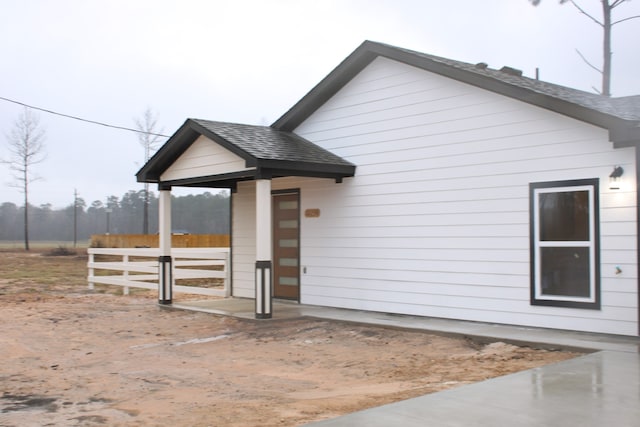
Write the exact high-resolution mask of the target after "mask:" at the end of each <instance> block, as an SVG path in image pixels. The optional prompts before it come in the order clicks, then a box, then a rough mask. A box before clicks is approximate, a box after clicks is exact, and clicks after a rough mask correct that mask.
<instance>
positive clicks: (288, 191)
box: [271, 188, 302, 303]
mask: <svg viewBox="0 0 640 427" xmlns="http://www.w3.org/2000/svg"><path fill="white" fill-rule="evenodd" d="M285 195H295V196H296V199H297V201H298V247H297V251H296V257H297V259H298V265H297V269H298V271H297V278H298V295H297V298H283V297H280V298H281V299H287V300H288V301H296V302H298V303H299V302H300V298H301V294H302V286H301V283H300V278H301V274H300V272H301V268H300V247H301V240H300V237H301V234H302V233H301V229H302V220H301V218H302V207H301V205H300V202H301V197H300V188H288V189H281V190H272V191H271V205H272V210H273V211H275V209H276V203H275V198H276V197H277V196H285ZM275 225H276V216H275V213H274V212H272V219H271V235H272V236H273V239H272V254H273V255H272V258H273V260H272V262H273V287H274V289H273V295H274V298H278V297H276V296H275V281H276V263H277V259H276V238H275Z"/></svg>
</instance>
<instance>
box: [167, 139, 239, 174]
mask: <svg viewBox="0 0 640 427" xmlns="http://www.w3.org/2000/svg"><path fill="white" fill-rule="evenodd" d="M247 169H249V168H247V167H246V166H245V161H244V159H242V158H241V157H239V156H237V155H236V154H234V153H232V152H230V151H228V150H226V149H224V148H222V147H221V146H220V145H218V144H217V143H215V142H213V141H212V140H210V139H209V138H207V137H205V136H202V135H201V136H199V137H198V139H196V140H195V141H194V142H193V144H191V146H190V147H189V148H188V149H187V151H185V152H184V153H183V154H182V155H181V156H180V157H178V159H177V160H176V161H175V162H173V164H172V165H171V166H170V167H169V168H168V169H167V170H166V171H165V172H164V173H163V174H162V176H161V177H160V180H161V181H171V180H174V179H185V178H194V177H201V176H208V175H217V174H224V173H230V172H237V171H243V170H247Z"/></svg>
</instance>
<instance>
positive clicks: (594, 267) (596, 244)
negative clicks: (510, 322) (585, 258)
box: [529, 178, 600, 310]
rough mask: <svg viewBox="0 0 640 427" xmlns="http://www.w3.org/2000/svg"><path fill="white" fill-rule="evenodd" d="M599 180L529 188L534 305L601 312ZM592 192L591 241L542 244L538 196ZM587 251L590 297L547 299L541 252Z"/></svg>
mask: <svg viewBox="0 0 640 427" xmlns="http://www.w3.org/2000/svg"><path fill="white" fill-rule="evenodd" d="M599 184H600V182H599V179H597V178H594V179H579V180H569V181H551V182H537V183H530V184H529V241H530V268H531V274H530V279H531V282H530V286H529V287H530V292H531V296H530V298H531V299H530V302H531V305H541V306H553V307H570V308H583V309H592V310H599V309H600V197H599V194H600V189H599ZM584 190H586V191H588V194H589V240H588V241H578V242H567V241H555V243H549V242H541V241H540V238H539V221H540V215H539V210H538V199H539V198H538V194H541V193H555V192H569V191H584ZM576 246H577V247H587V248H590V249H591V250H590V251H589V254H590V255H589V277H590V297H572V296H560V295H544V294H542V291H541V286H540V276H541V275H540V268H541V266H540V258H541V252H540V249H541V248H543V247H576Z"/></svg>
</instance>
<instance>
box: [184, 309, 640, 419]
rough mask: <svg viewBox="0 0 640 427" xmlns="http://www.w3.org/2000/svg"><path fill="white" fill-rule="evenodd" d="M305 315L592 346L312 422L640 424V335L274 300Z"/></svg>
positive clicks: (250, 315) (290, 314)
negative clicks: (563, 356)
mask: <svg viewBox="0 0 640 427" xmlns="http://www.w3.org/2000/svg"><path fill="white" fill-rule="evenodd" d="M253 304H254V302H253V300H250V299H241V298H229V299H221V300H208V301H200V302H198V301H195V302H185V303H180V304H174V305H173V306H172V307H173V308H182V309H188V310H197V311H203V312H208V313H215V314H222V315H228V316H236V317H241V318H247V319H254V318H255V315H254V306H253ZM302 316H308V317H315V318H321V319H332V320H340V321H346V322H356V323H365V324H373V325H379V326H385V327H396V328H405V329H419V330H425V331H429V332H433V333H438V334H445V335H463V336H467V337H473V338H476V339H486V340H492V341H496V340H500V341H505V342H510V343H515V344H525V345H533V346H536V347H546V348H549V347H552V348H565V349H581V350H586V351H589V352H592V353H590V354H586V355H585V356H582V357H578V358H576V359H572V360H568V361H564V362H560V363H556V364H553V365H547V366H543V367H541V368H536V369H531V370H527V371H523V372H518V373H515V374H511V375H506V376H503V377H499V378H494V379H491V380H487V381H483V382H479V383H475V384H470V385H465V386H461V387H458V388H454V389H450V390H446V391H442V392H438V393H433V394H429V395H425V396H421V397H417V398H414V399H409V400H405V401H402V402H397V403H393V404H390V405H385V406H380V407H377V408H372V409H368V410H365V411H361V412H356V413H353V414H349V415H345V416H342V417H338V418H335V419H331V420H325V421H321V422H317V423H312V424H309V425H310V426H314V427H315V426H317V427H347V426H349V427H352V426H367V427H378V426H380V427H382V426H385V427H388V426H403V427H414V426H415V427H417V426H420V427H422V426H447V427H448V426H452V427H453V426H461V427H462V426H464V427H468V426H491V427H494V426H524V427H528V426H536V427H538V426H563V427H565V426H571V425H580V426H640V339H639V338H638V337H623V336H614V335H603V334H590V333H583V332H574V331H560V330H550V329H538V328H526V327H519V326H509V325H495V324H489V323H479V322H466V321H458V320H448V319H434V318H426V317H418V316H404V315H392V314H386V313H376V312H367V311H358V310H346V309H338V308H329V307H317V306H306V305H301V304H297V303H292V302H285V301H274V305H273V318H274V319H286V318H296V317H302ZM260 321H264V320H260Z"/></svg>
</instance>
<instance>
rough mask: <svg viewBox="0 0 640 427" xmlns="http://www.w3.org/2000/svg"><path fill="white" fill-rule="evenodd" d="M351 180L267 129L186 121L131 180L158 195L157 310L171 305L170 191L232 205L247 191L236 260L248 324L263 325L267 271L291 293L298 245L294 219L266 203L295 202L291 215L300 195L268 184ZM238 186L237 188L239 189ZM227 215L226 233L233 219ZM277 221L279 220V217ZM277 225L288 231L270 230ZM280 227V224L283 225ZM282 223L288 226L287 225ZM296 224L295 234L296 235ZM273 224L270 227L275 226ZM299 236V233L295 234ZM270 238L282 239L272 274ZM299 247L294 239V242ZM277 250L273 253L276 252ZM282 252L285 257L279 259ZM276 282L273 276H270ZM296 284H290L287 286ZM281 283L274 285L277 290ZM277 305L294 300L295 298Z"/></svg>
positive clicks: (334, 160) (311, 147)
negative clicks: (211, 193)
mask: <svg viewBox="0 0 640 427" xmlns="http://www.w3.org/2000/svg"><path fill="white" fill-rule="evenodd" d="M354 174H355V166H354V165H353V164H352V163H350V162H348V161H346V160H344V159H342V158H340V157H339V156H336V155H334V154H333V153H331V152H329V151H327V150H325V149H323V148H321V147H318V146H317V145H315V144H313V143H311V142H309V141H308V140H306V139H304V138H301V137H299V136H297V135H295V134H293V133H290V132H284V131H278V130H275V129H273V128H271V127H267V126H251V125H241V124H233V123H222V122H213V121H207V120H197V119H188V120H187V121H186V122H185V123H184V124H183V125H182V126H181V127H180V129H178V131H177V132H176V133H175V134H174V135H173V136H172V137H171V138H170V139H169V140H168V141H167V143H166V144H165V145H164V146H163V147H162V148H160V150H158V152H157V153H156V154H155V155H154V156H153V157H152V158H151V159H150V160H149V162H147V164H145V165H144V166H143V167H142V169H140V171H139V172H138V173H137V175H136V177H137V180H138V181H139V182H147V183H156V184H158V190H159V215H160V218H159V234H160V244H159V249H160V255H159V258H158V263H159V274H160V279H159V285H158V301H159V303H160V304H162V305H171V304H173V288H174V277H173V259H172V257H171V215H172V213H171V189H172V188H173V187H198V188H224V189H229V190H230V191H231V198H232V205H233V199H234V197H235V195H236V194H237V192H238V191H239V186H242V187H243V188H245V189H246V188H247V186H249V187H251V189H252V190H254V191H255V197H254V199H253V203H252V208H254V209H255V215H254V219H253V220H254V225H255V231H254V232H253V233H252V236H251V239H248V240H253V246H254V247H253V248H252V250H251V251H247V253H245V254H243V256H244V258H245V259H244V260H243V261H244V262H245V263H246V262H247V257H250V258H251V261H252V263H253V283H254V287H253V297H254V310H253V311H254V313H253V314H254V316H255V318H258V319H268V318H271V317H272V315H273V297H274V294H273V291H274V288H276V287H277V286H279V285H283V286H286V285H287V284H286V283H284V281H282V280H280V279H279V280H278V283H275V284H274V280H273V278H274V270H278V269H279V268H282V271H286V273H284V274H283V275H282V277H283V278H286V279H287V280H288V281H289V283H288V285H289V286H292V285H296V286H299V274H300V272H299V270H300V265H299V262H298V261H297V258H296V255H295V252H296V251H299V247H300V242H299V241H296V242H295V244H294V241H293V240H294V239H293V238H292V237H291V236H288V235H287V234H286V232H287V230H286V229H287V228H292V225H293V224H294V222H295V221H296V219H295V217H293V216H292V217H291V218H289V217H287V213H284V214H283V213H282V211H281V210H279V209H278V206H279V205H275V206H274V204H273V200H274V197H282V196H286V195H289V196H291V195H294V197H297V199H296V200H297V202H296V204H295V206H297V212H298V215H299V209H300V195H299V192H298V191H296V189H291V190H288V191H286V192H282V191H274V190H273V187H272V181H273V180H277V179H281V178H287V177H306V178H322V179H331V180H334V181H335V182H336V183H337V184H339V183H341V182H342V180H343V179H344V178H346V177H351V176H353V175H354ZM240 184H242V185H240ZM281 201H282V202H283V203H284V204H283V205H281V206H287V203H289V205H288V206H294V205H293V204H291V202H292V201H293V199H286V198H285V199H282V200H281ZM236 210H238V208H235V209H232V212H231V222H232V225H233V223H234V222H235V221H236V218H237V215H238V214H240V213H242V214H243V215H245V217H246V215H247V212H236ZM283 215H284V216H283ZM274 217H275V219H276V220H277V224H281V223H282V224H289V226H288V227H287V226H283V227H279V226H274ZM282 221H285V222H284V223H283V222H282ZM287 221H288V222H287ZM299 223H300V222H299V220H298V221H297V227H299ZM277 224H276V225H277ZM297 231H298V233H299V228H298V230H297ZM274 233H276V234H277V233H284V234H282V235H281V236H279V238H278V239H277V241H278V242H281V243H282V245H281V246H282V250H283V252H282V254H283V255H282V259H286V260H287V261H286V262H284V263H282V262H279V263H278V264H277V265H276V266H274ZM298 239H299V237H298ZM231 242H232V243H231V264H232V268H231V270H232V273H231V295H236V293H235V292H234V274H233V271H234V262H236V259H235V258H234V255H235V246H236V245H234V236H233V233H232V239H231ZM276 248H277V246H276ZM287 248H289V249H292V251H289V252H287ZM278 277H280V276H278ZM295 277H297V282H295V283H294V280H293V279H294V278H295ZM280 282H282V283H280ZM283 296H284V297H285V298H291V299H294V300H297V297H296V295H295V294H291V295H287V294H286V292H284V293H283Z"/></svg>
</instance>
